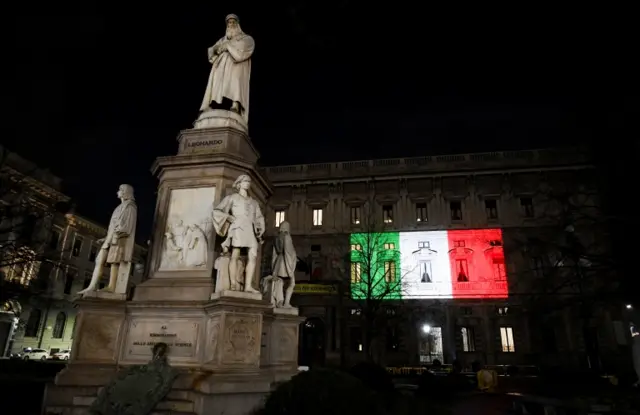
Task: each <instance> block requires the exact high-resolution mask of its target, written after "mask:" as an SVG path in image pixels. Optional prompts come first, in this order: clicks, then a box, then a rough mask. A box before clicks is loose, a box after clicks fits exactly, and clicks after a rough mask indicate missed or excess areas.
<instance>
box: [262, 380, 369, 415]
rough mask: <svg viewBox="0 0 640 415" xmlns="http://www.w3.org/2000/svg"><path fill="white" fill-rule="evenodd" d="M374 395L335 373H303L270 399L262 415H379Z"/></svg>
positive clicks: (356, 382) (359, 383)
mask: <svg viewBox="0 0 640 415" xmlns="http://www.w3.org/2000/svg"><path fill="white" fill-rule="evenodd" d="M380 413H381V412H380V409H379V407H378V405H377V404H376V401H375V400H374V394H373V393H372V392H371V391H370V390H369V389H368V388H367V387H366V386H365V385H364V384H363V383H362V382H360V381H359V380H358V379H356V378H355V377H353V376H351V375H349V374H347V373H343V372H339V371H333V370H326V369H316V370H310V371H308V372H302V373H300V374H298V375H296V376H294V377H293V378H291V380H290V381H289V382H286V383H283V384H281V385H280V386H278V387H277V388H276V390H274V391H273V392H272V393H271V395H269V397H268V398H267V400H266V402H265V404H264V407H263V408H262V409H260V410H259V411H257V414H260V415H284V414H286V415H294V414H304V415H316V414H317V415H327V414H332V415H376V414H380Z"/></svg>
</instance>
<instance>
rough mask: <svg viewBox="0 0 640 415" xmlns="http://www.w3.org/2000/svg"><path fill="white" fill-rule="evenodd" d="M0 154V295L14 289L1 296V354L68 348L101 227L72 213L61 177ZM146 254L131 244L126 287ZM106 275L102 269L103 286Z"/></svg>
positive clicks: (103, 233)
mask: <svg viewBox="0 0 640 415" xmlns="http://www.w3.org/2000/svg"><path fill="white" fill-rule="evenodd" d="M0 155H1V157H0V172H1V178H2V188H1V189H0V203H2V210H1V213H2V217H1V220H2V225H1V230H0V238H1V242H0V243H1V245H0V246H1V248H2V249H1V254H2V257H1V258H0V270H1V272H2V278H3V283H5V284H3V288H5V287H11V288H12V290H13V292H11V293H8V292H5V293H4V294H3V303H4V304H3V311H2V313H0V353H2V355H6V354H8V353H11V352H13V353H16V352H20V351H22V350H23V349H24V348H28V347H30V348H42V349H45V350H48V351H50V352H51V353H55V352H57V351H59V350H64V349H69V348H70V347H71V343H72V339H73V332H74V327H75V320H76V309H75V308H74V306H73V300H74V299H75V298H76V295H75V294H76V293H77V292H78V291H80V290H81V289H82V288H84V287H86V286H87V285H88V284H89V281H90V280H91V274H92V272H93V268H94V265H95V264H94V261H95V258H96V254H97V252H98V249H99V248H100V247H99V246H98V245H97V244H96V240H98V239H100V238H103V237H105V236H106V234H107V228H106V227H104V226H102V225H99V224H97V223H95V222H93V221H91V220H88V219H86V218H84V217H82V216H79V215H77V214H75V213H73V212H70V210H71V209H69V208H68V202H69V197H68V196H66V195H64V194H63V193H62V191H61V179H60V178H58V177H56V176H55V175H53V174H51V173H50V172H48V171H47V170H44V169H41V168H39V167H37V166H35V165H34V164H33V163H31V162H29V161H28V160H25V159H23V158H22V157H20V156H19V155H17V154H15V153H10V152H8V151H6V150H5V149H4V148H2V149H0ZM145 255H146V249H145V248H144V247H142V246H139V245H137V246H136V249H135V252H134V261H135V263H136V265H135V266H134V271H133V275H132V277H131V283H132V284H136V283H137V282H139V281H140V280H141V279H142V275H143V264H144V258H145ZM108 275H109V270H108V269H106V270H105V276H104V277H103V281H102V282H101V284H100V285H101V286H102V287H104V286H105V284H108ZM7 283H10V285H9V284H7ZM5 297H6V298H5Z"/></svg>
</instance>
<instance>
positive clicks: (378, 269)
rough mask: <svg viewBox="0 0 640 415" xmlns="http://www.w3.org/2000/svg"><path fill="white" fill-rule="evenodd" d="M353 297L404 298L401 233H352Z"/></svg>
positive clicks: (361, 298) (351, 271) (360, 298)
mask: <svg viewBox="0 0 640 415" xmlns="http://www.w3.org/2000/svg"><path fill="white" fill-rule="evenodd" d="M350 243H351V255H350V256H351V270H350V273H351V275H350V276H351V298H353V299H356V300H363V299H367V298H369V299H376V300H383V299H384V300H397V299H401V298H402V281H401V278H402V271H401V264H400V233H399V232H371V233H352V234H351V237H350Z"/></svg>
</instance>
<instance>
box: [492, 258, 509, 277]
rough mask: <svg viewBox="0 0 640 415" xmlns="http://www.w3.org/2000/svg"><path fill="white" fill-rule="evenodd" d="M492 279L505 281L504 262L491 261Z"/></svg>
mask: <svg viewBox="0 0 640 415" xmlns="http://www.w3.org/2000/svg"><path fill="white" fill-rule="evenodd" d="M493 279H495V280H496V281H506V279H507V272H506V270H505V267H504V261H501V260H497V259H494V260H493Z"/></svg>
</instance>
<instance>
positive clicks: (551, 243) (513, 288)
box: [263, 148, 629, 368]
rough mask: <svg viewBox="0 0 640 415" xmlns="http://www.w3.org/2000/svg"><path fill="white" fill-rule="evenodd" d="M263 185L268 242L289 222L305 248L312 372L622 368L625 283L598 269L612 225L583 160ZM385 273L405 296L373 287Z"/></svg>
mask: <svg viewBox="0 0 640 415" xmlns="http://www.w3.org/2000/svg"><path fill="white" fill-rule="evenodd" d="M264 172H265V173H266V175H267V177H268V178H269V179H270V181H271V182H272V184H273V186H274V194H273V196H272V197H271V199H270V201H269V204H268V208H267V212H266V214H265V215H266V222H267V234H269V233H270V234H271V235H272V236H273V235H275V234H276V233H277V232H278V227H279V224H280V223H281V222H282V221H285V220H286V221H287V222H289V224H290V227H291V233H292V236H293V240H294V245H295V246H296V249H297V255H298V267H297V272H296V280H297V285H296V287H295V295H294V296H293V303H294V305H295V306H296V307H299V309H300V315H301V316H304V317H305V318H306V321H305V322H304V323H303V326H302V329H301V339H300V360H301V362H300V363H301V364H338V363H339V362H340V361H342V363H345V361H346V362H347V363H354V362H355V361H359V360H363V359H365V356H366V354H370V355H372V357H373V358H374V360H376V361H379V362H381V363H382V364H385V365H387V366H399V365H420V364H427V363H429V362H433V361H434V360H436V359H437V360H439V361H441V362H443V363H452V362H453V361H454V360H457V361H459V362H460V363H462V364H463V365H465V366H469V365H470V364H471V363H472V362H473V361H479V362H482V363H485V364H490V365H536V366H540V365H546V366H566V365H570V366H574V367H585V366H593V365H599V366H600V367H605V368H607V367H608V368H611V367H613V366H616V365H618V364H620V362H619V361H618V359H620V358H619V357H617V356H627V355H628V353H625V350H626V348H628V345H629V338H628V334H627V331H628V330H625V329H624V327H625V325H624V323H623V320H624V316H623V313H622V308H623V307H622V306H621V305H620V304H618V303H617V302H616V301H615V300H613V299H612V297H609V296H607V293H610V292H614V291H615V289H616V277H615V270H614V269H613V267H612V266H609V265H603V263H604V262H605V261H600V262H598V260H596V259H595V258H603V257H607V255H609V253H610V250H609V247H608V245H607V244H608V238H607V237H606V232H607V231H606V226H607V224H606V223H605V221H604V220H603V216H604V215H602V212H601V209H602V208H601V207H600V201H599V199H598V197H597V195H598V192H597V183H596V180H595V177H596V175H595V170H594V166H593V165H592V164H591V162H590V160H589V157H588V156H587V154H586V153H585V152H583V151H581V150H580V149H575V148H571V149H541V150H526V151H505V152H493V153H481V154H455V155H441V156H424V157H411V158H397V159H383V160H362V161H346V162H327V163H318V164H304V165H290V166H273V167H265V168H264ZM587 217H588V218H589V219H588V220H587V219H585V218H587ZM372 235H375V237H372ZM376 244H377V245H378V246H374V245H376ZM569 247H572V249H569ZM367 251H368V252H367ZM263 252H264V254H263V255H264V257H263V267H265V268H267V269H263V274H266V273H267V272H268V268H269V264H270V262H271V260H270V258H269V257H268V254H269V253H270V252H271V250H270V249H264V250H263ZM384 252H387V253H388V254H385V253H384ZM354 253H355V254H357V255H359V256H360V257H359V258H360V259H358V258H356V257H355V256H354ZM385 255H386V256H385ZM376 273H379V275H380V278H381V279H382V280H383V281H382V285H384V286H388V285H389V283H393V282H398V284H397V286H396V288H395V289H394V292H391V291H389V292H381V291H380V290H379V287H377V288H376V287H374V286H375V285H377V284H378V282H377V281H376V277H374V276H373V274H376ZM365 274H369V278H368V281H365V280H367V277H366V276H365ZM578 279H579V281H578V282H579V283H578V284H575V283H574V282H575V281H573V280H578ZM363 281H364V282H363ZM400 281H402V282H400ZM363 287H364V289H363ZM376 290H377V291H376ZM583 300H584V301H583ZM365 316H369V317H365ZM621 352H622V353H621Z"/></svg>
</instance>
